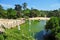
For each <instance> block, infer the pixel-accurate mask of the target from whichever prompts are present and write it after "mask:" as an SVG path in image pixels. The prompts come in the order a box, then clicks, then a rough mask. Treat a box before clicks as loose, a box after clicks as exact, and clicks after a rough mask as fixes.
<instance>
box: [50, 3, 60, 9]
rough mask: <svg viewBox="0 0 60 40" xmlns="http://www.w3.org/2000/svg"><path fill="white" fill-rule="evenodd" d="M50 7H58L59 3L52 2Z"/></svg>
mask: <svg viewBox="0 0 60 40" xmlns="http://www.w3.org/2000/svg"><path fill="white" fill-rule="evenodd" d="M50 7H57V8H58V7H60V3H55V4H52V5H50Z"/></svg>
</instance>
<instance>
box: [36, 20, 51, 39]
mask: <svg viewBox="0 0 60 40" xmlns="http://www.w3.org/2000/svg"><path fill="white" fill-rule="evenodd" d="M45 25H46V20H41V21H40V25H39V27H41V28H42V30H41V31H40V32H38V33H36V34H35V39H36V40H44V38H45V37H46V36H48V35H49V34H50V33H51V31H50V30H48V31H47V30H45V29H44V27H45ZM41 28H40V29H41Z"/></svg>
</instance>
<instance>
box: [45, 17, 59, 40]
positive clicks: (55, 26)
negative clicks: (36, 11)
mask: <svg viewBox="0 0 60 40" xmlns="http://www.w3.org/2000/svg"><path fill="white" fill-rule="evenodd" d="M59 19H60V18H58V17H52V18H51V19H50V20H49V21H48V22H47V24H46V26H45V29H46V30H48V29H50V30H51V35H52V36H51V37H54V38H53V39H54V40H59V38H60V36H59V35H60V24H59V23H60V22H59V21H60V20H59ZM50 39H51V38H50Z"/></svg>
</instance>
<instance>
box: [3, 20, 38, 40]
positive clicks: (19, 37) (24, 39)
mask: <svg viewBox="0 0 60 40" xmlns="http://www.w3.org/2000/svg"><path fill="white" fill-rule="evenodd" d="M37 23H38V21H36V20H35V21H31V26H29V23H28V21H26V22H25V23H24V24H22V25H20V26H21V30H18V27H15V28H13V29H6V32H5V34H4V36H5V37H6V38H5V40H34V34H35V32H37V31H36V28H34V26H36V24H37ZM29 28H30V30H31V31H29Z"/></svg>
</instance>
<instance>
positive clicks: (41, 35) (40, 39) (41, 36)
mask: <svg viewBox="0 0 60 40" xmlns="http://www.w3.org/2000/svg"><path fill="white" fill-rule="evenodd" d="M50 33H51V31H50V30H48V31H46V30H42V31H40V32H38V33H36V34H35V39H36V40H44V38H45V37H46V36H48V35H49V34H50Z"/></svg>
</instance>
